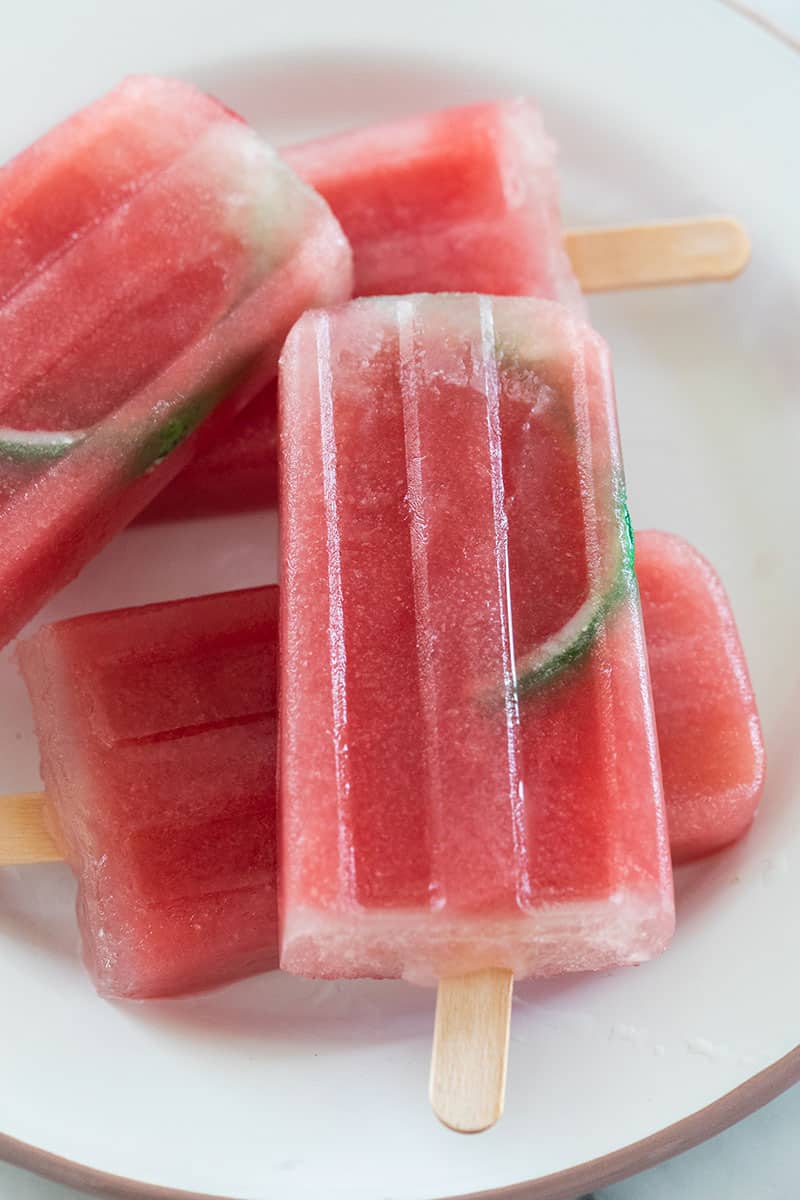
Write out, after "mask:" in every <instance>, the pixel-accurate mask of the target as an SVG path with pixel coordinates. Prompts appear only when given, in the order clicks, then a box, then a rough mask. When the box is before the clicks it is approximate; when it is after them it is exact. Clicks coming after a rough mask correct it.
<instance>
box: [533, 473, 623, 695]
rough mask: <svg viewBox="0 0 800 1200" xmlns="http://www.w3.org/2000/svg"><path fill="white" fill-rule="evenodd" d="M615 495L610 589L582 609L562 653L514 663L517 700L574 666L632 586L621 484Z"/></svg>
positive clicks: (588, 648) (534, 655) (534, 657)
mask: <svg viewBox="0 0 800 1200" xmlns="http://www.w3.org/2000/svg"><path fill="white" fill-rule="evenodd" d="M615 493H616V494H615V497H614V509H615V512H616V516H617V524H618V529H619V538H620V541H619V552H620V554H619V561H618V566H617V570H616V572H615V574H614V578H613V580H612V583H611V586H610V587H609V588H607V589H606V590H605V591H604V592H601V593H600V595H599V596H598V597H597V600H596V602H595V603H594V604H589V605H588V606H585V607H587V608H588V611H587V613H586V617H585V619H584V620H583V621H582V622H580V625H579V628H578V630H577V632H576V633H575V635H574V636H573V637H572V638H571V639H570V641H569V643H568V644H567V645H566V646H564V648H563V649H560V650H557V651H556V652H555V653H554V654H552V655H551V656H550V657H549V658H546V659H544V661H541V659H540V655H538V654H536V653H535V652H534V654H533V655H527V656H526V657H525V658H523V659H520V660H518V661H517V664H516V673H517V682H516V694H517V697H518V699H520V700H523V699H525V697H526V696H529V695H530V694H531V693H532V692H535V691H538V690H539V689H540V688H543V687H545V686H547V685H548V684H549V683H552V682H553V681H554V680H555V679H558V678H559V677H560V676H561V675H563V674H564V672H565V671H568V670H569V669H570V667H572V666H574V665H575V664H576V663H578V662H579V661H580V660H581V659H582V658H583V657H584V656H585V655H586V654H587V653H588V651H589V650H590V649H591V647H592V646H593V644H594V642H595V640H596V638H597V636H598V634H599V633H600V630H601V629H602V627H603V625H604V623H605V622H606V620H607V619H608V617H609V616H610V615H611V613H612V612H613V611H614V609H615V608H616V607H617V605H618V604H619V603H620V602H621V601H622V600H624V599H625V597H626V596H627V595H629V594H630V591H631V588H632V587H633V586H635V579H636V576H635V571H634V553H635V552H634V541H633V527H632V525H631V518H630V514H629V512H628V505H627V502H626V498H625V487H624V484H622V482H621V481H620V482H619V483H618V484H617V487H616V489H615ZM537 660H539V661H537Z"/></svg>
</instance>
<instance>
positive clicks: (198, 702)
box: [19, 588, 278, 997]
mask: <svg viewBox="0 0 800 1200" xmlns="http://www.w3.org/2000/svg"><path fill="white" fill-rule="evenodd" d="M277 612H278V603H277V589H276V588H260V589H253V590H250V591H242V592H234V593H228V594H226V595H222V596H206V597H202V598H198V599H192V600H180V601H175V602H172V603H168V604H155V605H149V606H147V607H145V608H139V609H125V610H121V611H118V612H111V613H103V614H95V615H91V616H87V617H78V618H76V619H74V620H71V621H64V622H60V623H58V624H56V625H52V626H49V627H47V628H45V629H43V630H41V631H40V632H39V633H38V634H37V635H36V636H35V637H33V638H32V639H30V640H29V641H26V642H23V643H22V644H21V646H20V650H19V660H20V665H21V667H22V671H23V674H24V676H25V679H26V682H27V684H28V688H29V690H30V693H31V696H32V699H33V703H34V711H35V717H36V724H37V729H38V733H39V739H40V745H41V755H42V773H43V777H44V782H45V787H46V789H47V794H48V797H49V799H50V802H51V803H52V805H53V807H54V810H55V816H56V821H57V825H58V827H60V829H61V831H62V832H61V836H62V840H63V843H64V848H65V851H66V855H67V857H68V859H69V861H70V863H71V864H72V866H73V867H74V869H75V871H76V872H77V875H78V880H79V898H78V916H79V922H80V927H81V934H82V937H83V946H84V957H85V961H86V965H87V967H88V969H89V972H90V974H91V976H92V979H93V981H94V983H95V985H96V987H97V989H98V991H99V992H100V993H101V994H102V995H104V996H110V997H146V996H164V995H170V994H174V993H179V992H188V991H196V990H198V989H201V988H207V987H211V986H213V985H215V984H219V983H223V982H226V981H228V980H231V979H235V978H238V977H240V976H243V975H247V974H251V973H252V972H255V971H262V970H267V969H269V968H270V967H272V966H274V965H276V961H277V956H276V939H277V916H276V881H275V844H276V832H275V742H276V729H275V723H276V686H277V683H276V680H277Z"/></svg>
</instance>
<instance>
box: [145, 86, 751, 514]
mask: <svg viewBox="0 0 800 1200" xmlns="http://www.w3.org/2000/svg"><path fill="white" fill-rule="evenodd" d="M282 154H283V156H284V158H285V159H286V161H287V162H288V163H289V164H290V165H291V166H292V167H293V168H294V169H295V170H296V171H297V173H298V174H299V175H301V176H302V177H303V178H304V179H305V180H306V181H307V182H308V183H309V184H311V186H312V187H314V188H316V189H317V190H318V191H319V192H320V193H321V194H322V195H323V196H324V197H325V198H326V200H327V201H328V203H329V204H330V206H331V208H332V209H333V211H334V213H335V214H336V216H337V217H338V219H339V221H340V222H341V224H342V227H343V228H344V230H345V233H346V234H347V237H348V239H349V240H350V242H351V244H352V247H353V258H354V264H355V292H356V295H370V294H376V295H377V294H383V295H391V294H395V293H402V292H438V291H445V292H454V291H465V292H470V291H475V292H487V293H490V294H494V295H531V296H541V297H543V298H545V299H559V300H562V301H566V302H568V303H569V304H570V305H571V306H572V307H574V308H575V309H576V311H581V308H582V300H581V295H580V285H582V286H583V287H584V288H585V289H586V290H602V289H605V288H609V287H611V288H619V287H634V286H639V285H642V284H646V283H650V284H652V283H664V282H669V281H674V282H679V281H684V282H685V281H687V280H696V279H702V278H706V277H711V278H724V277H727V276H729V275H731V274H736V273H738V271H740V270H741V269H742V267H743V266H744V263H745V262H746V260H747V253H748V243H747V238H746V235H745V234H744V231H743V230H742V229H741V226H739V225H738V224H737V223H736V222H733V221H731V220H729V219H724V218H723V219H712V220H698V221H691V222H665V223H662V224H659V225H645V226H628V227H623V228H617V229H609V230H605V229H594V230H592V229H588V230H581V231H572V232H568V233H567V234H566V235H565V236H564V237H563V238H562V229H561V222H560V217H559V198H558V178H557V175H556V155H555V145H554V143H553V142H552V140H551V139H550V138H549V136H548V134H547V133H546V131H545V129H544V125H543V123H542V118H541V115H540V113H539V110H538V108H537V106H536V104H535V103H534V102H533V101H532V100H526V99H518V100H503V101H500V102H495V103H490V104H476V105H471V106H468V107H465V108H454V109H447V110H445V111H442V112H433V113H423V114H421V115H418V116H413V117H408V118H406V119H404V120H399V121H394V122H390V123H388V124H384V125H373V126H370V127H368V128H365V129H357V130H354V131H352V132H349V133H343V134H339V135H337V136H334V137H328V138H323V139H320V140H318V141H314V142H309V143H306V144H304V145H299V146H290V147H287V148H286V149H284V150H283V151H282ZM570 258H572V260H573V261H572V265H571V263H570ZM576 274H577V279H576ZM260 417H263V422H264V423H265V424H266V427H264V424H262V421H261V420H260ZM276 441H277V439H276V432H275V400H274V394H273V393H272V392H271V394H270V395H269V396H265V397H263V398H262V399H260V400H259V402H258V406H257V407H253V406H251V407H250V408H249V409H248V411H247V413H245V414H244V415H243V416H242V417H240V418H239V419H238V421H237V422H236V423H235V425H234V426H233V427H232V428H231V430H230V431H229V432H228V434H227V436H226V437H225V439H224V440H219V441H218V442H217V443H216V444H215V445H214V446H213V447H211V449H210V450H209V451H208V452H207V453H205V454H202V455H200V456H198V457H197V459H196V460H195V461H194V462H193V463H190V464H189V466H188V467H187V468H186V470H185V471H183V472H182V473H181V474H180V475H179V476H178V477H177V478H176V479H175V480H174V481H173V482H172V483H171V484H170V485H169V487H168V488H166V489H165V490H164V491H163V492H162V493H161V494H160V495H159V496H158V497H157V499H156V500H155V502H154V503H153V504H151V505H150V507H149V508H148V510H147V513H146V514H145V515H146V516H147V517H148V518H150V519H154V518H155V519H158V518H164V517H182V516H193V515H198V514H203V513H211V512H218V511H225V510H226V509H228V510H230V509H246V508H254V507H259V506H261V505H264V504H266V503H269V504H272V503H274V502H275V500H276V497H277V470H276V456H275V447H276Z"/></svg>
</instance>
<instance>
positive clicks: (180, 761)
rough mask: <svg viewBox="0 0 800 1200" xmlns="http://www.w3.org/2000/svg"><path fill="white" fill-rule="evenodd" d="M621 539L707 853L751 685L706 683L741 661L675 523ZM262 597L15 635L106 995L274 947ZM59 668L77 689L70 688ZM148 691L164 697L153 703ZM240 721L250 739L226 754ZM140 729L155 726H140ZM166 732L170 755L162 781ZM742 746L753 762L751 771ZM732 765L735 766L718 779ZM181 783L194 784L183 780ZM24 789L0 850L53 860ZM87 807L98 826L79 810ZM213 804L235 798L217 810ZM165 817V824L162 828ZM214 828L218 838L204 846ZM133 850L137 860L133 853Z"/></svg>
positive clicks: (233, 968) (734, 787)
mask: <svg viewBox="0 0 800 1200" xmlns="http://www.w3.org/2000/svg"><path fill="white" fill-rule="evenodd" d="M636 548H637V550H636V553H637V577H638V580H639V586H640V589H641V594H642V612H643V616H644V621H645V630H646V631H647V630H648V629H650V638H649V639H647V638H646V640H647V645H648V654H649V657H650V672H651V677H652V681H653V692H654V703H655V716H656V726H657V729H658V734H659V749H660V752H661V760H662V763H663V764H664V773H665V774H664V779H665V800H666V809H667V818H668V823H669V826H670V831H671V837H672V842H673V846H672V848H673V859H674V858H675V856H676V855H677V856H684V855H685V851H686V839H685V830H686V820H685V813H686V810H687V797H689V798H690V800H689V803H688V807H689V809H690V812H691V833H692V844H693V848H694V850H695V851H697V850H698V849H699V848H702V849H703V850H704V851H705V852H709V851H712V850H716V849H718V848H719V847H720V845H721V844H722V842H721V840H720V838H721V836H722V837H723V838H724V840H725V841H728V840H730V838H731V836H737V835H738V834H739V833H742V832H744V830H745V829H746V828H747V826H748V825H749V822H750V821H751V819H752V816H753V813H754V809H755V805H756V803H757V800H758V794H759V791H760V788H759V787H758V786H756V785H757V782H758V779H759V776H760V778H761V779H763V748H762V747H761V744H760V738H759V736H758V720H757V714H756V713H755V708H754V702H753V697H752V693H751V692H750V691H749V689H746V688H741V687H730V688H729V687H728V686H727V684H724V686H723V691H722V693H721V692H720V685H719V681H720V680H723V683H724V681H726V680H732V681H735V680H737V679H739V680H740V679H742V678H745V679H746V664H745V662H744V659H743V657H742V656H741V647H740V643H739V639H738V635H737V633H736V628H735V623H734V620H733V615H732V613H731V611H730V608H729V606H728V604H727V602H726V600H725V597H724V594H723V593H722V591H721V588H720V586H719V581H718V579H717V577H716V575H715V574H714V572H713V571H712V569H711V568H710V567H709V565H708V563H707V562H706V560H705V559H703V558H702V557H701V556H700V555H699V554H698V553H697V551H695V550H693V549H692V548H691V547H690V546H689V545H688V544H687V543H686V542H684V541H682V540H681V539H679V538H676V537H674V536H673V535H669V534H662V533H658V532H654V531H648V532H645V533H637V535H636ZM698 601H701V611H702V614H703V620H702V622H701V625H700V629H701V631H702V634H701V636H702V655H701V658H700V659H699V662H698V667H699V669H700V670H701V671H702V672H704V673H703V674H700V675H698V673H697V672H696V671H695V672H690V673H689V675H688V677H687V675H686V672H685V670H683V669H677V667H676V663H678V661H679V660H680V659H681V657H682V658H684V659H685V658H686V656H687V654H690V655H691V654H694V651H695V649H696V643H697V638H696V637H695V639H694V646H692V645H691V644H690V643H689V642H688V641H687V631H688V630H689V629H690V628H693V622H694V621H696V619H697V615H698ZM276 610H277V592H276V589H275V588H254V589H251V590H248V591H245V592H234V593H225V594H223V595H218V596H206V597H198V598H196V599H192V600H177V601H172V602H170V603H164V604H154V605H149V606H147V607H145V608H139V609H130V610H122V611H119V612H114V613H96V614H93V615H89V616H83V617H78V618H73V619H72V620H69V621H62V622H58V623H56V624H55V625H52V626H48V627H46V628H45V629H42V630H40V631H39V632H38V633H37V634H35V635H34V636H33V638H32V639H30V640H29V641H26V642H23V643H22V646H21V649H20V653H19V658H20V662H21V666H22V668H23V672H24V675H25V679H26V682H27V684H28V689H29V691H30V696H31V701H32V704H33V708H34V714H35V717H36V725H37V729H38V732H39V738H40V744H41V757H42V773H43V775H44V778H45V780H46V781H47V785H48V794H49V796H50V802H49V804H48V805H47V811H48V824H49V826H50V827H51V829H52V828H53V827H54V826H55V828H57V829H58V830H59V832H58V835H57V840H58V842H59V843H60V844H61V846H62V848H63V849H66V851H67V853H68V856H69V859H70V861H71V862H72V864H73V866H74V867H75V869H76V872H77V874H78V879H79V885H80V895H81V902H80V912H81V931H82V936H83V941H84V957H85V959H86V962H87V964H88V967H89V970H90V972H91V974H92V977H93V979H94V980H95V982H96V984H97V986H98V988H99V989H100V990H101V992H102V993H103V994H104V995H107V996H112V997H117V998H122V997H126V996H136V997H145V996H151V995H163V994H165V993H168V992H169V993H172V992H175V991H179V990H180V991H191V990H196V989H197V988H201V987H208V986H211V984H212V983H214V982H220V981H225V980H228V979H233V978H238V977H240V976H242V975H246V974H250V973H251V972H252V971H254V970H260V969H264V968H267V967H270V966H272V965H274V964H275V963H276V962H277V919H276V909H277V901H276V899H274V898H272V897H273V893H274V883H275V880H274V877H273V876H272V874H271V872H270V864H271V863H272V862H274V859H275V854H276V852H275V849H274V841H275V821H274V792H273V779H274V766H275V754H276V748H275V733H276V731H275V722H274V719H273V718H272V716H271V714H272V713H273V712H274V710H275V707H276V699H275V694H276V690H277V682H276V672H277V623H276V620H275V614H276ZM651 644H652V650H651ZM72 678H74V679H75V680H76V681H77V686H76V687H73V686H69V685H68V682H67V681H68V680H69V679H72ZM721 694H722V695H723V697H724V698H725V703H724V704H722V705H721V704H720V695H721ZM165 695H166V696H168V697H171V699H170V700H169V703H168V704H165V702H164V699H163V697H164V696H165ZM243 697H244V698H245V699H244V702H243ZM156 704H157V705H158V712H157V716H156V717H155V721H154V716H153V712H154V705H156ZM125 709H127V711H128V713H129V714H132V715H133V724H134V725H135V727H136V731H137V732H136V736H135V737H133V738H131V737H130V736H124V737H123V736H121V734H122V730H121V729H120V727H119V721H118V715H119V713H120V712H123V711H125ZM249 710H252V711H249ZM106 712H111V713H113V714H116V715H115V716H114V718H113V720H112V722H110V723H109V722H108V721H106V720H105V718H102V719H101V720H99V721H98V719H97V714H98V713H106ZM258 714H263V715H258ZM251 719H253V721H254V723H255V724H256V726H257V734H258V737H257V740H254V741H252V742H250V741H248V742H247V753H245V754H242V747H243V745H244V744H245V742H244V739H245V738H246V737H247V729H246V726H247V724H248V722H249V721H250V720H251ZM154 725H160V726H162V728H160V729H159V730H158V732H157V734H156V733H154ZM112 727H113V728H114V729H115V730H116V732H115V735H114V736H110V735H109V729H111V728H112ZM130 729H131V721H130V719H129V720H128V723H127V724H126V730H127V731H128V733H129V732H130ZM226 730H227V731H228V732H225V731H226ZM742 739H752V742H751V744H752V752H751V753H750V754H749V755H748V754H747V753H741V752H740V753H737V754H736V755H735V757H734V758H731V756H730V755H729V753H728V751H729V747H730V746H731V745H732V744H733V745H738V744H740V743H741V742H742ZM167 740H169V742H170V745H169V753H170V756H171V757H170V764H171V767H172V768H174V769H173V770H170V771H169V773H168V774H167V775H166V776H164V775H163V774H162V771H163V768H164V756H163V748H162V746H163V743H164V742H166V741H167ZM120 747H121V749H119V750H118V748H120ZM118 754H121V756H122V757H118ZM759 761H760V762H761V764H762V768H761V771H760V772H759V771H758V770H754V763H758V762H759ZM734 765H737V766H738V767H739V768H740V774H739V776H738V777H736V778H733V777H732V776H731V767H732V766H734ZM134 776H135V778H136V784H135V787H136V792H135V793H134V794H135V795H137V796H138V794H139V792H140V791H142V792H143V793H144V794H145V795H146V804H145V807H144V809H142V810H141V811H138V810H137V814H136V818H135V824H136V831H135V833H134V838H133V840H132V841H128V843H127V845H126V836H125V835H124V834H121V833H120V828H121V827H122V825H123V824H124V825H125V826H127V825H128V824H129V822H130V817H129V816H128V815H127V806H129V805H130V799H129V798H127V799H126V795H125V789H126V788H127V787H128V785H129V783H130V780H131V778H133V777H134ZM165 778H166V779H167V783H168V784H170V786H168V787H165V786H164V780H165ZM174 778H178V779H179V780H180V781H181V785H180V786H179V787H178V788H177V789H173V788H172V787H171V780H172V779H174ZM198 778H199V779H200V780H201V781H202V785H203V786H201V787H200V789H199V790H198V791H197V792H195V791H194V785H195V781H196V779H198ZM211 778H213V779H214V781H215V787H216V790H217V796H218V798H219V799H218V801H217V802H216V803H215V808H216V809H218V810H219V811H220V813H222V814H223V820H222V823H221V824H218V825H217V824H214V822H213V821H212V823H211V825H209V822H208V812H207V809H208V799H209V794H210V793H209V790H208V780H209V779H211ZM698 779H701V780H702V785H703V786H702V789H698V786H697V781H698ZM144 789H149V790H148V791H147V792H144ZM237 795H238V796H242V795H251V796H252V798H253V803H252V804H249V803H245V804H244V805H242V806H241V807H240V808H237V807H236V804H235V801H234V797H235V796H237ZM40 804H41V798H40V797H28V798H24V799H23V798H19V805H18V806H17V807H15V808H14V810H13V811H15V812H17V813H20V814H23V815H24V816H25V817H26V818H27V823H26V825H25V832H26V837H25V838H24V839H23V841H22V842H20V840H19V831H17V837H16V839H15V843H14V844H15V845H16V847H17V851H18V852H19V850H22V851H23V854H22V855H19V854H18V857H17V858H15V859H14V858H13V849H12V843H11V837H10V835H11V832H12V831H11V826H10V823H9V822H10V813H11V811H12V806H11V804H10V802H9V799H8V798H6V800H4V801H0V862H4V861H22V859H24V860H25V861H42V859H43V858H44V859H49V858H50V857H52V854H53V848H52V845H51V843H50V839H49V838H48V837H46V836H43V832H44V831H42V830H41V825H39V831H40V832H39V833H38V834H37V833H36V821H35V819H34V818H35V817H36V816H37V815H38V814H39V812H40V809H39V805H40ZM734 804H735V805H736V806H737V808H736V809H735V810H733V809H732V805H734ZM259 806H261V807H262V817H261V818H260V817H259ZM95 807H96V808H97V813H98V818H99V823H98V822H96V821H95V820H94V819H89V818H91V817H92V813H93V809H94V808H95ZM226 808H227V810H228V812H231V811H233V812H234V813H235V815H234V816H232V817H231V818H230V825H228V824H226V821H227V817H225V816H224V813H225V811H226ZM721 811H723V812H724V814H725V820H724V821H720V812H721ZM118 818H119V821H118ZM262 818H263V826H261V825H259V820H261V819H262ZM62 827H63V830H64V832H63V833H61V832H60V830H61V828H62ZM167 828H168V829H171V830H172V834H171V836H169V837H167V838H164V837H162V836H161V835H162V834H163V832H164V830H165V829H167ZM86 829H88V831H89V832H88V833H84V830H86ZM143 831H145V832H144V836H143ZM209 833H211V835H212V836H211V837H209V836H207V835H208V834H209ZM223 833H224V837H222V838H220V841H219V849H217V848H216V847H215V848H214V849H213V853H211V850H212V843H213V841H214V839H215V838H216V837H217V835H218V834H223ZM256 835H257V836H258V838H265V839H266V845H267V847H268V849H267V853H266V854H265V856H264V859H263V860H262V866H265V868H266V870H265V876H264V878H263V879H260V880H259V879H258V878H257V877H256V881H255V887H254V886H253V879H252V876H248V871H249V867H248V864H247V860H244V861H243V860H242V859H237V856H238V854H239V851H240V849H241V847H242V845H243V839H245V838H247V839H250V841H251V843H253V849H254V855H255V856H254V858H253V860H251V861H250V864H249V866H254V865H256V864H257V862H258V859H257V854H258V849H257V847H256V845H255V844H254V839H255V837H256ZM148 846H149V848H150V849H149V856H148V859H147V861H146V871H145V872H144V873H143V871H142V863H143V861H144V860H143V857H142V854H141V853H139V849H145V848H147V847H148ZM37 847H38V849H37ZM132 847H133V849H132ZM137 847H138V848H139V849H137ZM261 849H262V851H263V849H264V844H263V843H262V846H261ZM107 851H108V852H109V854H110V861H111V863H112V865H114V864H116V867H115V869H114V870H111V871H110V872H106V871H105V870H101V869H100V866H99V864H100V863H101V861H102V860H103V855H104V854H106V852H107ZM220 851H221V852H220ZM4 853H5V855H6V857H4ZM105 861H109V859H106V860H105ZM237 861H238V866H237ZM240 868H241V870H240ZM245 868H246V869H245ZM236 871H239V875H238V881H239V884H240V885H242V884H243V882H244V880H245V879H246V878H248V879H249V880H250V882H249V884H248V885H246V887H245V894H244V896H243V895H242V894H241V893H240V894H239V898H238V900H237V899H236V898H235V897H231V895H230V893H231V875H232V872H233V873H235V872H236ZM118 877H121V878H122V880H123V884H124V886H123V887H122V888H118V887H117V878H118ZM162 879H163V882H161V880H162ZM176 879H177V880H180V881H181V882H179V883H176ZM198 881H199V886H198ZM262 886H263V888H264V889H265V893H264V895H263V896H261V898H260V899H259V897H258V895H257V889H258V888H261V887H262ZM222 893H227V895H228V900H227V906H224V905H221V904H220V901H219V897H220V895H221V894H222ZM165 895H167V896H176V895H182V896H184V897H188V896H190V895H194V900H193V901H192V903H190V904H178V905H175V904H173V903H171V904H168V905H167V904H164V903H163V897H164V896H165ZM198 895H199V897H200V899H199V903H200V904H201V905H202V906H203V907H202V920H201V921H199V922H198V920H196V917H197V911H198V910H197V905H198V899H197V897H198ZM101 915H102V917H103V919H102V920H101V919H100V917H101ZM106 923H107V925H108V928H109V929H110V930H111V936H110V937H109V936H107V935H106V927H107V926H106ZM198 926H199V928H198ZM101 932H102V936H101ZM198 935H199V936H198ZM109 946H111V947H112V950H111V951H110V950H109Z"/></svg>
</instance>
